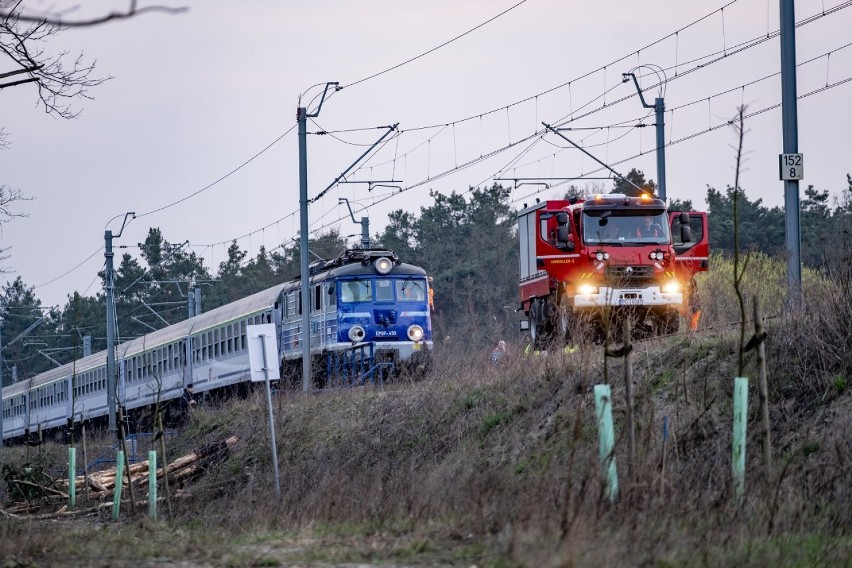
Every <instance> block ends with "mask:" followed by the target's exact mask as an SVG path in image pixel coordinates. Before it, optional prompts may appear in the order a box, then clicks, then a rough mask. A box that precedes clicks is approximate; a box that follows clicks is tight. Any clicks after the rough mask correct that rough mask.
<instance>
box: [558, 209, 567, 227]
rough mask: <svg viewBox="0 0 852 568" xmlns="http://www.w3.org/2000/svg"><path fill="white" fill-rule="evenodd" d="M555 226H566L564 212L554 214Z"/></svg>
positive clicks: (565, 214)
mask: <svg viewBox="0 0 852 568" xmlns="http://www.w3.org/2000/svg"><path fill="white" fill-rule="evenodd" d="M556 224H557V225H559V226H560V227H562V226H563V225H567V224H568V213H566V212H565V211H560V212H559V213H557V214H556Z"/></svg>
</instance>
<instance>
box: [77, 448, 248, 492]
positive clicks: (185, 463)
mask: <svg viewBox="0 0 852 568" xmlns="http://www.w3.org/2000/svg"><path fill="white" fill-rule="evenodd" d="M236 443H237V438H236V436H231V437H230V438H228V439H227V440H223V441H221V442H216V443H214V444H209V445H207V446H204V447H202V448H199V449H196V450H194V451H193V452H192V453H190V454H187V455H185V456H183V457H180V458H178V459H176V460H174V461H173V462H171V463H170V464H168V465H167V466H166V467H165V468H163V467H158V468H157V480H158V481H160V480H162V479H163V475H167V476H168V483H169V486H170V487H173V486H181V485H184V484H185V483H187V482H188V481H190V480H193V479H195V478H197V477H200V476H201V475H203V474H204V472H205V471H207V468H208V467H209V466H210V465H211V464H213V463H216V462H219V461H221V460H222V459H223V458H224V457H225V456H227V455H228V453H229V452H230V451H231V449H232V448H233V447H234V446H235V445H236ZM129 469H130V479H131V480H132V482H133V486H134V487H146V486H147V485H148V478H149V476H148V469H149V463H148V461H147V460H146V461H143V462H137V463H134V464H131V466H130V468H129ZM87 478H88V483H89V488H91V489H93V490H95V491H96V492H98V493H109V494H111V493H112V491H113V489H115V468H112V469H105V470H102V471H99V472H96V473H90V474H89V475H88V476H82V475H80V476H77V479H76V485H77V492H78V494H79V492H80V491H82V490H83V489H85V487H86V481H87ZM122 482H123V483H124V486H125V487H126V486H127V471H125V472H124V474H123V475H122ZM66 486H67V483H66Z"/></svg>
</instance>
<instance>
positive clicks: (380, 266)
mask: <svg viewBox="0 0 852 568" xmlns="http://www.w3.org/2000/svg"><path fill="white" fill-rule="evenodd" d="M373 266H375V267H376V272H378V273H379V274H387V273H388V272H390V271H391V268H393V262H391V259H389V258H385V257H382V258H377V259H376V262H374V263H373Z"/></svg>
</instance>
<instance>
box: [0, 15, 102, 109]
mask: <svg viewBox="0 0 852 568" xmlns="http://www.w3.org/2000/svg"><path fill="white" fill-rule="evenodd" d="M17 14H18V12H16V11H12V12H10V13H8V14H5V15H4V16H3V17H2V19H0V56H5V58H6V59H7V60H11V62H12V63H13V64H14V65H15V67H17V68H18V69H16V70H13V71H10V72H9V73H14V72H15V71H18V70H21V69H25V70H27V75H28V76H29V78H28V79H25V80H24V81H26V80H29V81H35V83H36V85H37V86H38V96H39V101H40V102H41V104H42V106H43V107H44V111H45V112H46V113H48V114H55V115H58V116H60V117H62V118H74V117H76V116H77V115H78V114H79V113H80V111H79V110H77V109H75V108H73V107H72V102H73V99H75V98H84V99H91V96H90V95H89V94H88V89H89V88H91V87H94V86H97V85H100V84H101V83H103V82H104V81H106V80H107V78H100V77H95V76H94V74H93V73H94V70H95V62H94V61H92V62H86V61H84V60H83V54H82V53H81V54H80V55H78V56H77V57H76V59H74V60H72V61H71V62H70V63H68V59H69V58H68V57H67V56H68V52H67V51H63V52H60V53H59V54H57V55H47V54H46V53H45V51H44V49H43V48H42V44H44V43H46V42H47V41H48V40H49V39H50V38H51V37H53V36H54V35H56V34H57V33H58V32H59V31H61V30H62V28H60V27H59V26H57V25H55V24H51V23H47V22H40V23H36V24H24V23H21V21H20V20H19V18H18V17H17ZM20 82H21V81H14V82H12V83H7V84H5V85H2V86H11V85H12V84H20ZM2 86H0V87H2Z"/></svg>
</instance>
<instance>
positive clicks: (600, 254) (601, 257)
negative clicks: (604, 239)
mask: <svg viewBox="0 0 852 568" xmlns="http://www.w3.org/2000/svg"><path fill="white" fill-rule="evenodd" d="M603 259H604V253H602V252H599V253H597V254H596V255H595V260H603Z"/></svg>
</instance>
